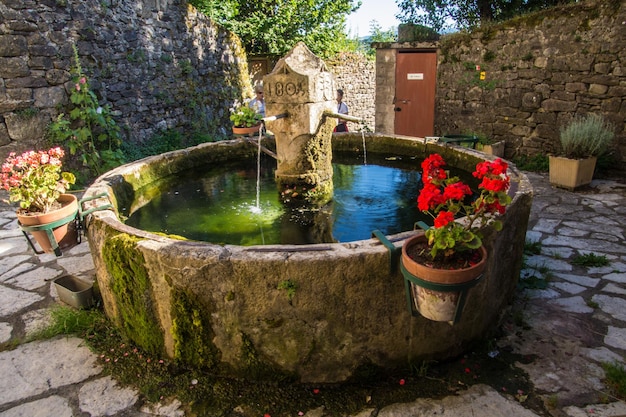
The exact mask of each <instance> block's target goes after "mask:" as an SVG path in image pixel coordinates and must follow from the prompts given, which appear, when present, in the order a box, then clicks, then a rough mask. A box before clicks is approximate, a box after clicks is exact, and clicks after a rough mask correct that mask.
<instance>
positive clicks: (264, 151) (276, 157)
mask: <svg viewBox="0 0 626 417" xmlns="http://www.w3.org/2000/svg"><path fill="white" fill-rule="evenodd" d="M244 140H245V141H246V142H248V143H249V144H251V145H254V146H259V142H258V139H257V140H254V138H244ZM261 151H263V153H265V154H266V155H269V156H271V157H272V158H274V159H278V155H276V154H275V153H274V152H272V151H270V150H269V149H267V148H266V147H265V146H263V145H261Z"/></svg>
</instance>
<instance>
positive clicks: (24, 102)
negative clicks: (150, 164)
mask: <svg viewBox="0 0 626 417" xmlns="http://www.w3.org/2000/svg"><path fill="white" fill-rule="evenodd" d="M0 17H1V18H0V20H1V21H2V25H0V160H4V158H5V157H6V156H7V154H8V153H9V152H11V151H15V152H21V151H24V150H27V149H32V148H40V147H45V146H46V144H45V142H44V141H43V139H44V136H45V133H46V127H47V125H48V124H49V123H50V121H51V120H53V119H55V118H56V116H57V115H58V114H59V113H67V112H68V111H67V110H68V107H67V106H68V102H69V91H70V90H71V88H73V82H72V80H71V74H70V69H71V67H72V65H73V64H74V62H73V51H72V43H75V44H76V46H77V47H78V51H79V55H80V61H81V64H82V68H83V71H84V72H85V73H86V75H87V76H88V77H89V79H90V84H91V87H92V90H93V91H94V92H95V93H96V94H97V95H98V98H99V100H100V104H102V105H104V104H109V105H111V108H112V111H113V115H114V118H115V121H116V122H117V124H118V125H120V126H121V127H122V135H123V138H124V140H125V141H128V142H130V143H132V144H134V145H136V146H141V145H142V144H144V143H145V142H146V141H147V140H148V139H150V138H152V137H153V136H154V135H157V134H159V133H161V132H164V131H167V130H169V129H178V130H181V131H185V132H190V131H193V130H195V131H201V132H202V133H204V134H207V135H210V136H212V137H214V138H224V137H227V136H230V135H231V132H230V126H231V125H232V123H231V122H230V119H229V116H230V113H229V108H230V107H232V105H233V101H234V100H235V99H238V98H241V97H242V96H244V95H245V96H250V95H251V94H252V90H251V87H250V81H249V77H248V69H247V60H246V54H245V51H244V50H243V48H242V46H241V44H240V41H239V39H238V38H237V37H236V36H235V35H233V34H232V33H230V32H227V31H225V30H224V29H222V28H221V27H220V26H218V25H217V24H215V23H213V22H212V21H211V20H210V19H209V18H208V17H206V16H204V15H203V14H201V13H199V12H198V11H197V10H195V9H194V8H193V7H192V6H190V5H189V4H188V3H187V2H186V1H184V0H161V1H153V0H137V1H135V0H118V1H111V0H103V1H100V0H64V1H55V0H49V1H33V0H3V1H2V2H0Z"/></svg>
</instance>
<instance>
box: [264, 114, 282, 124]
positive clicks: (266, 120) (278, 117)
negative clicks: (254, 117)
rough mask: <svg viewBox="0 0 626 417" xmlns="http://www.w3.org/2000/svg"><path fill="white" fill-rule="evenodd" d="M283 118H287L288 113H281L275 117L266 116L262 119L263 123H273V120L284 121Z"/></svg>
mask: <svg viewBox="0 0 626 417" xmlns="http://www.w3.org/2000/svg"><path fill="white" fill-rule="evenodd" d="M285 117H289V113H281V114H277V115H276V116H267V117H264V118H262V119H261V120H263V122H273V121H274V120H278V119H284V118H285Z"/></svg>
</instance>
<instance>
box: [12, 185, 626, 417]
mask: <svg viewBox="0 0 626 417" xmlns="http://www.w3.org/2000/svg"><path fill="white" fill-rule="evenodd" d="M528 175H529V178H530V180H531V182H532V183H533V186H534V189H535V197H534V200H533V209H532V213H531V220H530V223H529V229H528V234H527V240H529V241H533V242H540V243H541V252H540V253H539V254H536V255H533V256H530V257H529V258H528V259H527V262H526V264H527V268H526V269H525V270H524V271H523V272H522V280H523V281H522V282H523V283H525V288H526V289H525V290H524V292H523V293H522V294H520V296H519V297H518V298H517V299H516V301H515V304H514V306H513V310H514V313H513V314H516V315H517V317H518V318H519V320H515V321H514V322H515V323H510V324H507V325H506V326H505V336H504V337H502V338H501V339H499V341H498V344H499V346H500V348H505V347H506V348H507V349H512V350H513V352H515V353H519V354H522V355H532V356H533V358H534V360H532V361H531V362H530V363H527V364H521V363H516V364H512V365H514V366H518V367H520V368H522V369H523V370H524V371H526V372H527V374H528V375H529V377H530V379H531V381H532V383H533V384H534V386H535V389H536V390H537V392H539V393H541V396H542V398H543V400H544V403H545V404H546V406H547V410H548V412H549V413H550V415H553V416H569V417H583V416H589V417H591V416H594V417H597V416H604V417H608V416H613V417H617V416H622V417H623V416H626V404H624V403H623V402H620V401H617V400H615V399H613V398H611V397H610V396H608V395H606V393H607V389H606V387H605V386H604V384H603V378H604V371H603V369H602V366H601V364H602V363H603V362H618V363H621V364H624V353H625V352H626V308H624V300H625V299H626V244H625V243H624V238H625V236H626V221H625V219H626V184H623V183H618V182H612V181H594V182H593V183H592V186H591V187H590V188H588V189H586V190H583V191H579V192H576V193H572V192H568V191H564V190H559V189H555V188H553V187H551V186H550V185H549V183H548V182H547V178H546V176H545V175H539V174H533V173H531V174H528ZM589 253H593V254H595V255H599V256H601V255H604V256H606V257H607V258H608V259H609V260H610V265H609V266H606V267H591V268H587V267H584V266H577V265H574V263H573V262H572V260H573V259H574V258H575V257H576V256H578V255H581V254H589ZM65 274H71V275H76V276H78V277H81V278H84V279H86V280H92V279H93V261H92V259H91V255H90V253H89V247H88V245H87V243H86V242H83V243H81V244H80V245H78V246H76V247H74V248H72V249H71V250H68V251H66V252H64V254H63V256H62V257H59V258H56V257H55V256H54V255H49V254H46V255H41V256H36V255H35V254H34V253H33V252H32V250H31V249H30V248H29V246H28V244H27V242H26V240H25V239H24V237H23V235H22V233H21V231H20V230H19V228H18V226H17V222H16V220H15V214H14V209H13V208H11V207H9V206H8V205H0V346H2V347H3V348H2V349H0V416H3V417H8V416H28V417H33V416H54V417H65V416H87V415H89V416H105V415H106V416H151V415H161V416H182V415H184V412H183V411H182V407H181V405H180V403H179V402H177V401H174V402H172V403H169V404H146V403H144V402H143V401H142V399H141V398H140V396H139V394H138V393H137V391H136V390H134V389H132V388H129V387H122V386H120V385H119V384H117V383H116V381H115V380H113V379H112V378H111V377H109V376H106V375H104V374H103V373H102V369H101V367H100V366H99V364H98V358H97V356H96V355H95V354H94V353H92V352H91V351H90V350H89V349H88V348H87V347H86V346H85V345H84V344H83V343H82V340H81V339H79V338H76V337H57V338H54V339H51V340H43V341H35V342H30V343H23V344H19V345H17V347H15V348H14V349H10V348H9V347H10V346H12V345H13V342H14V341H18V340H23V339H24V338H25V337H27V336H28V335H30V334H32V333H33V332H35V331H36V330H38V329H41V328H42V327H44V326H46V324H47V323H49V311H50V308H51V307H52V306H54V305H55V304H57V303H58V302H59V301H58V297H57V294H56V290H55V288H54V285H52V282H51V281H52V280H53V279H54V278H56V277H59V276H61V275H65ZM600 399H602V400H603V401H602V402H601V403H600ZM523 405H524V404H523V403H522V404H520V403H519V402H518V401H516V400H515V398H514V397H513V396H512V395H510V394H507V393H502V392H498V391H496V390H494V389H493V388H491V387H489V386H486V385H476V386H473V387H471V388H469V389H468V390H466V391H463V392H461V393H459V394H457V395H453V396H450V397H447V398H444V399H440V400H432V399H428V398H422V399H417V400H416V401H415V402H412V403H403V404H394V405H391V406H388V407H385V408H383V409H382V410H364V411H363V412H361V413H359V414H358V416H357V417H374V416H377V417H409V416H412V417H415V416H434V415H436V416H447V417H452V416H454V417H463V416H487V417H498V416H502V417H504V416H507V417H513V416H520V417H525V416H529V417H530V416H536V415H538V414H536V412H534V411H532V410H529V409H526V408H524V407H523ZM323 415H324V412H323V411H322V410H309V411H308V412H306V414H305V416H308V417H321V416H323Z"/></svg>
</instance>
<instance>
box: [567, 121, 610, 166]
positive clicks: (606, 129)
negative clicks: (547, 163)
mask: <svg viewBox="0 0 626 417" xmlns="http://www.w3.org/2000/svg"><path fill="white" fill-rule="evenodd" d="M614 136H615V132H614V128H613V126H612V125H611V124H609V123H608V122H606V121H605V120H604V118H603V117H602V116H600V115H597V114H588V115H586V116H584V117H578V118H575V119H574V120H572V121H571V122H570V123H569V124H567V125H566V126H565V127H562V128H561V147H562V148H563V154H564V155H565V156H566V157H567V158H573V159H580V158H588V157H590V156H598V155H600V154H602V153H603V152H604V151H605V150H606V148H607V147H608V146H609V145H610V143H611V142H612V141H613V137H614Z"/></svg>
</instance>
